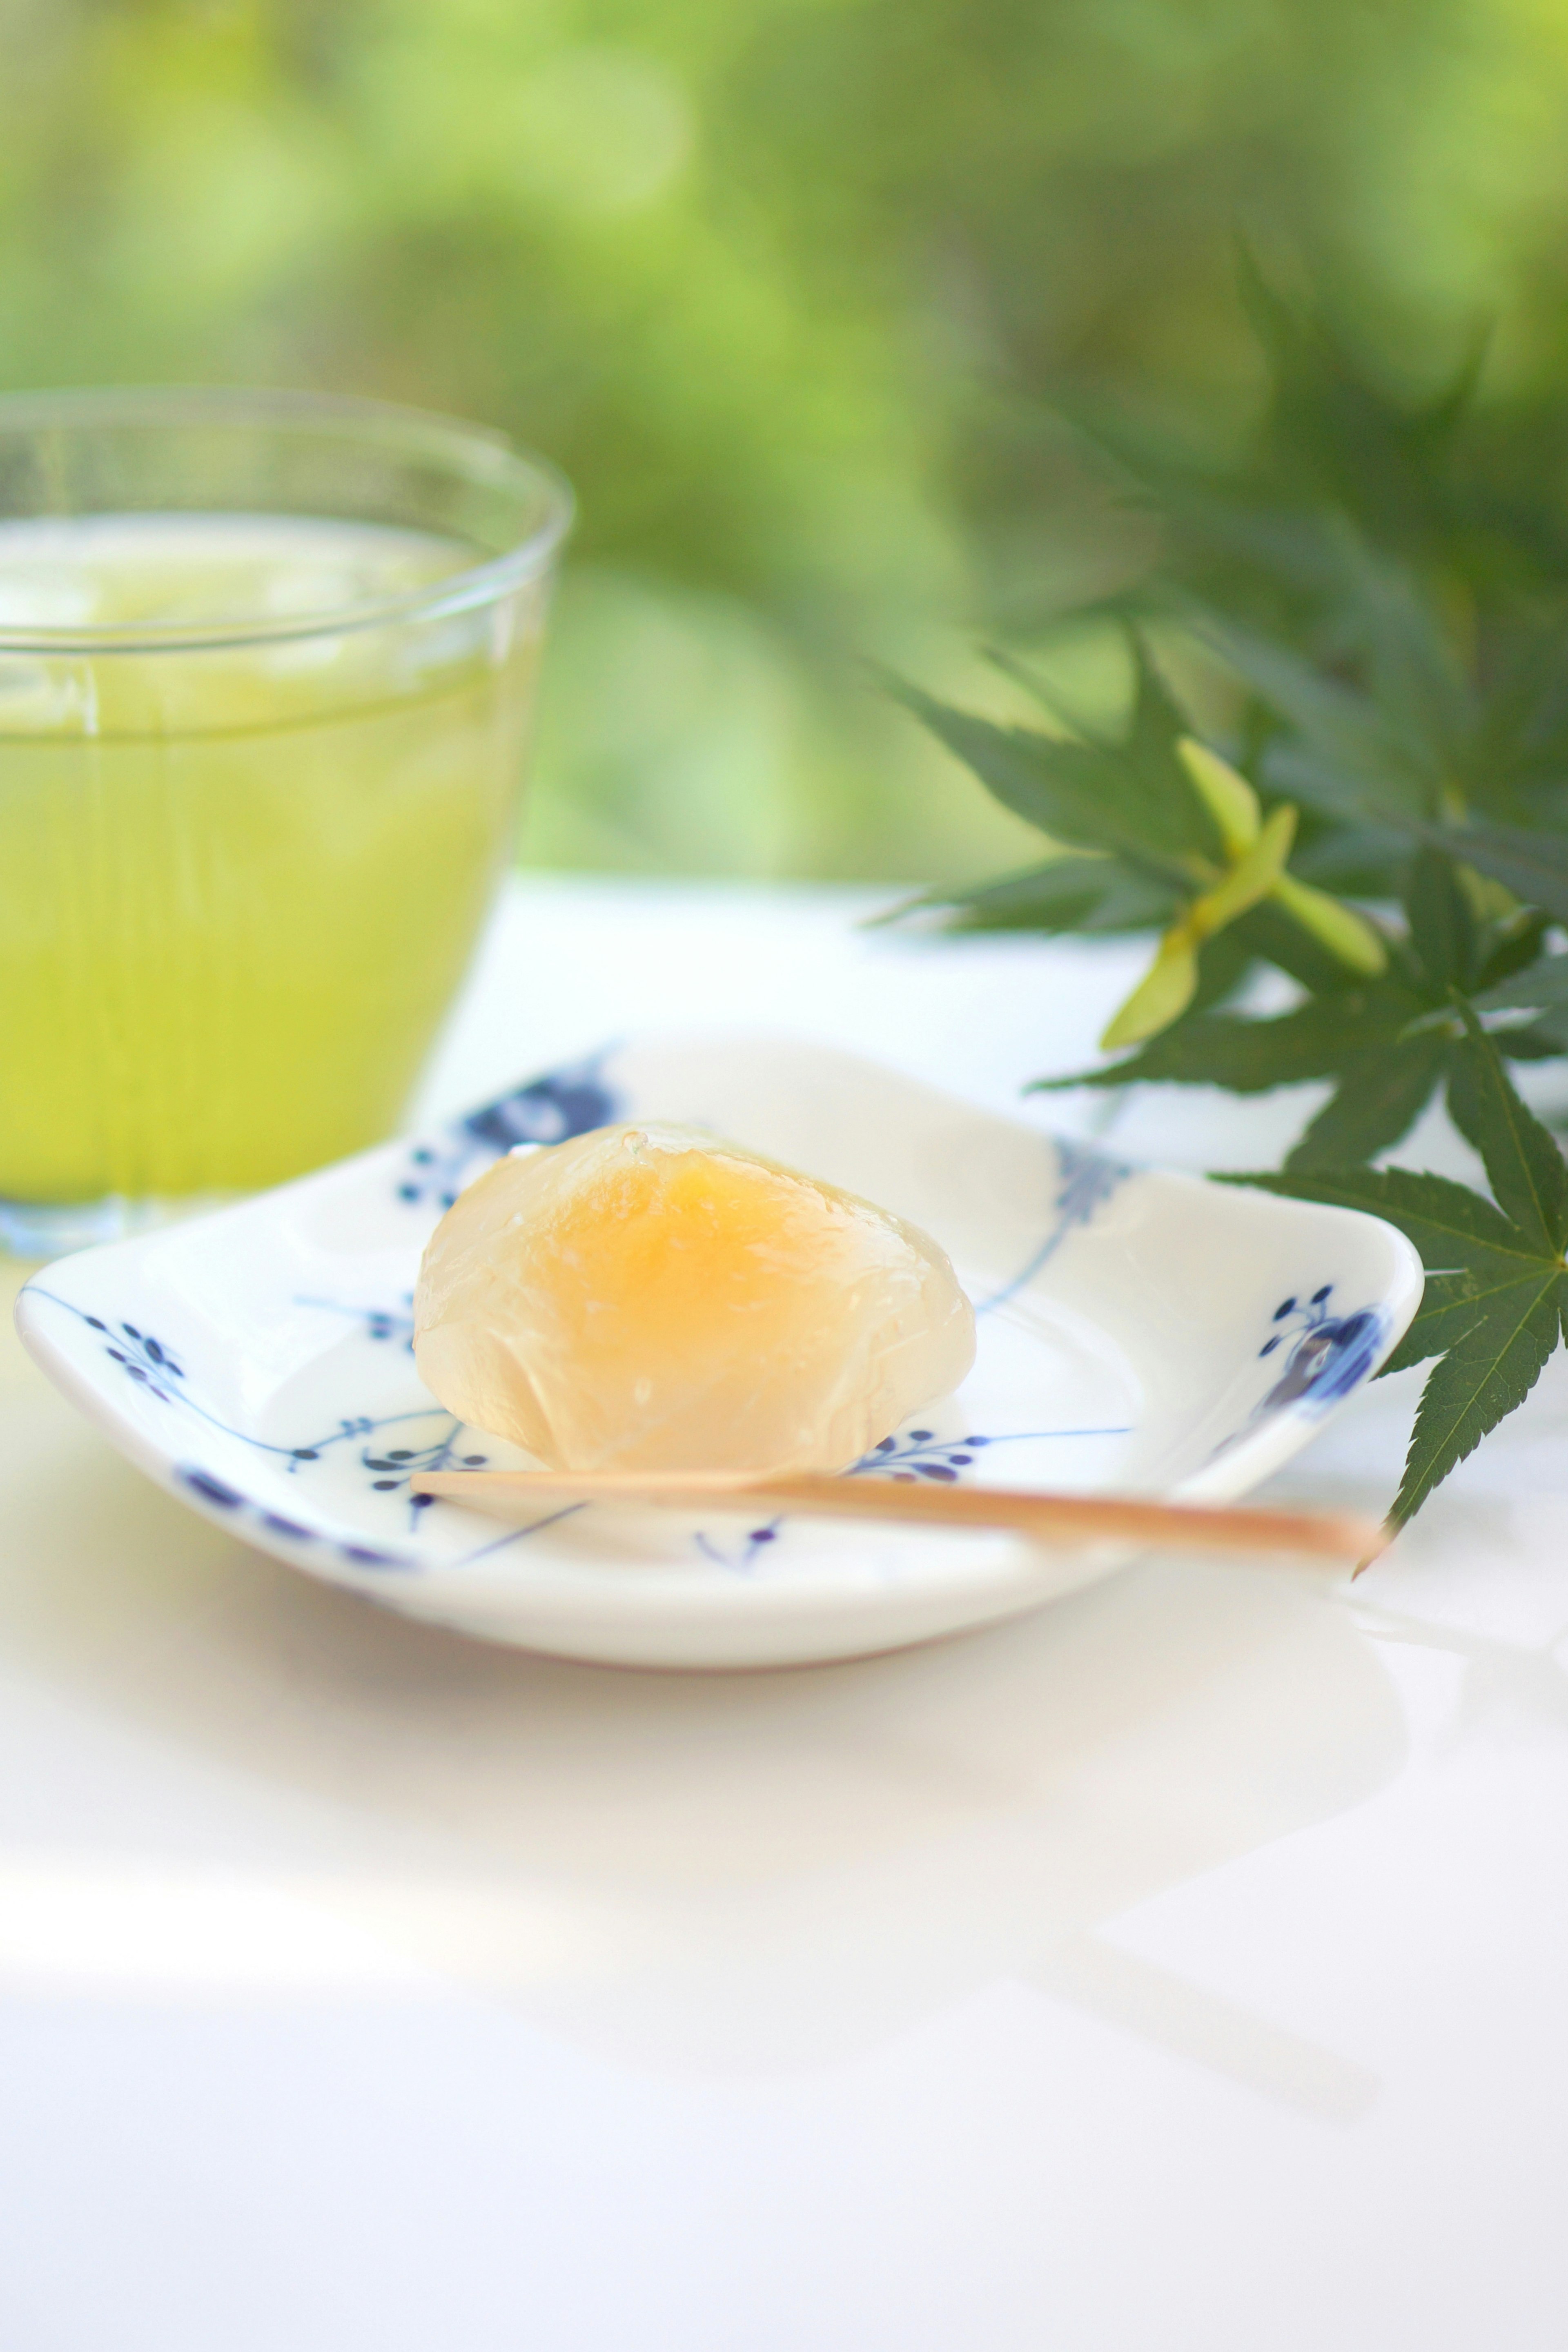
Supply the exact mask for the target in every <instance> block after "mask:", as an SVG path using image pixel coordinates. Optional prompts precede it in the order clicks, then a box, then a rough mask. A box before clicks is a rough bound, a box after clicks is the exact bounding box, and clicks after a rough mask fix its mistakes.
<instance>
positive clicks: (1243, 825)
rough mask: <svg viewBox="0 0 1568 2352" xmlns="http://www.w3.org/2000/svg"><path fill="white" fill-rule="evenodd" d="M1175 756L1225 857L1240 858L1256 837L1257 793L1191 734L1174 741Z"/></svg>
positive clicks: (1259, 820)
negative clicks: (1210, 820) (1216, 833)
mask: <svg viewBox="0 0 1568 2352" xmlns="http://www.w3.org/2000/svg"><path fill="white" fill-rule="evenodd" d="M1176 752H1177V756H1178V758H1179V759H1180V761H1181V762H1182V765H1183V767H1184V768H1185V770H1186V772H1187V774H1188V775H1189V776H1190V777H1191V779H1192V782H1193V784H1194V789H1195V790H1196V791H1197V793H1199V795H1200V797H1201V798H1202V800H1203V802H1204V804H1205V807H1206V808H1207V810H1208V813H1209V814H1210V815H1211V816H1212V817H1213V819H1214V821H1215V824H1217V825H1218V827H1219V830H1220V838H1221V839H1222V840H1223V842H1224V843H1225V854H1226V856H1227V857H1229V858H1237V857H1244V856H1246V854H1247V851H1248V850H1249V849H1250V848H1251V847H1252V845H1253V843H1254V842H1255V841H1256V840H1257V838H1258V831H1259V828H1260V826H1261V824H1262V817H1261V815H1260V814H1259V811H1258V794H1257V793H1255V792H1254V791H1253V789H1252V786H1251V785H1250V784H1249V783H1248V782H1247V778H1246V777H1245V776H1244V775H1241V774H1239V773H1238V772H1237V770H1236V769H1235V768H1233V767H1232V766H1231V764H1230V761H1228V760H1222V759H1221V758H1220V756H1219V753H1218V752H1217V751H1210V750H1209V748H1208V745H1207V744H1206V743H1200V742H1198V740H1196V738H1195V737H1194V736H1192V735H1184V736H1182V737H1181V738H1180V740H1178V742H1177V744H1176Z"/></svg>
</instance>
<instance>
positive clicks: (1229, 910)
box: [1187, 802, 1296, 940]
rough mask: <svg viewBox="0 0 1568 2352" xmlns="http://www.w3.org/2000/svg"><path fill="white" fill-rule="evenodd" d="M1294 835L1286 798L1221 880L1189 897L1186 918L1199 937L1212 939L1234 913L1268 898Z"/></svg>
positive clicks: (1292, 814)
mask: <svg viewBox="0 0 1568 2352" xmlns="http://www.w3.org/2000/svg"><path fill="white" fill-rule="evenodd" d="M1295 838H1296V811H1295V810H1294V809H1293V808H1292V807H1291V806H1290V804H1289V802H1286V803H1284V804H1283V805H1282V806H1281V807H1279V808H1277V809H1276V810H1275V811H1274V812H1273V814H1271V815H1270V816H1269V817H1268V819H1267V820H1266V822H1265V824H1264V825H1263V827H1262V830H1261V831H1260V832H1259V834H1258V838H1257V840H1256V841H1255V842H1254V843H1253V845H1252V846H1251V848H1250V849H1249V850H1248V851H1247V854H1246V856H1243V857H1239V858H1237V862H1236V864H1235V865H1234V866H1232V867H1231V869H1230V872H1229V873H1228V874H1227V875H1226V877H1225V880H1224V881H1223V882H1216V883H1215V887H1214V888H1213V889H1212V890H1205V892H1204V894H1203V896H1202V898H1194V900H1193V903H1192V906H1191V907H1190V908H1188V910H1187V921H1188V922H1189V923H1190V924H1191V926H1192V928H1193V929H1194V931H1195V932H1196V933H1197V936H1198V938H1199V939H1200V940H1212V939H1213V937H1214V935H1215V932H1216V931H1222V930H1224V929H1225V927H1226V923H1234V922H1235V920H1236V919H1237V915H1245V914H1246V912H1247V908H1248V907H1256V906H1257V904H1258V900H1259V899H1260V898H1268V894H1269V892H1270V891H1271V890H1272V889H1273V888H1274V886H1275V884H1276V883H1277V882H1278V881H1279V877H1280V875H1281V874H1282V873H1283V872H1284V870H1285V860H1286V859H1287V858H1288V857H1289V855H1290V845H1291V843H1292V842H1293V841H1294V840H1295Z"/></svg>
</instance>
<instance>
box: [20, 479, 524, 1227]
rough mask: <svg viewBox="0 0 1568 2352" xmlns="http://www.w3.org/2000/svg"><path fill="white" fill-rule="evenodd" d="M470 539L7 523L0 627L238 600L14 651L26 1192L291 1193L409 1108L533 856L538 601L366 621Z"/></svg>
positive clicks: (41, 1198) (91, 522)
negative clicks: (524, 848)
mask: <svg viewBox="0 0 1568 2352" xmlns="http://www.w3.org/2000/svg"><path fill="white" fill-rule="evenodd" d="M474 561H475V557H474V553H473V551H471V550H470V549H468V548H466V547H464V546H461V545H459V544H458V543H456V542H454V541H446V540H440V539H437V538H433V537H429V536H426V535H424V534H420V533H414V532H404V531H395V530H379V529H375V528H372V527H369V526H366V525H361V524H350V523H335V522H323V521H314V520H291V519H287V518H273V517H264V516H257V517H246V516H237V517H230V516H221V517H220V516H202V515H194V516H183V517H182V516H176V517H167V516H109V517H89V518H83V519H76V520H62V521H44V522H13V523H0V629H5V628H11V629H19V628H29V627H30V628H36V629H43V628H47V629H50V630H62V631H68V630H74V629H84V630H89V631H90V630H93V629H97V628H101V627H104V626H106V625H116V624H121V625H129V624H140V625H151V628H150V629H149V635H156V636H158V637H166V636H168V635H177V633H178V631H179V630H180V629H182V628H184V627H187V626H188V627H189V628H190V629H191V630H192V631H193V632H195V633H198V634H199V633H202V632H205V633H207V635H209V636H210V635H212V634H213V633H214V632H215V631H216V632H218V633H220V634H221V629H222V625H224V624H225V623H226V622H230V621H232V623H233V624H234V632H233V636H232V638H231V640H230V641H229V642H226V643H217V644H212V643H204V644H200V645H191V646H175V645H171V644H169V643H160V644H159V645H158V647H157V650H154V651H149V650H146V649H145V642H146V641H145V639H143V641H142V649H132V650H127V651H123V652H121V651H110V652H104V651H100V650H98V649H96V647H95V648H94V649H92V650H90V651H85V652H80V653H75V652H70V651H64V652H58V653H57V652H54V651H52V650H51V651H48V652H47V653H44V654H37V655H35V654H30V653H24V652H10V653H5V654H0V1017H3V1027H0V1195H5V1196H9V1197H10V1198H11V1199H12V1200H14V1201H19V1202H89V1201H93V1200H97V1199H100V1198H101V1197H103V1196H105V1195H109V1194H122V1195H128V1196H132V1197H148V1196H159V1195H163V1196H166V1195H180V1194H188V1193H193V1192H207V1191H213V1190H228V1189H233V1188H237V1187H247V1186H252V1185H258V1184H266V1183H270V1182H274V1181H277V1180H278V1179H279V1178H281V1177H285V1176H289V1175H291V1174H294V1173H296V1172H297V1171H300V1170H302V1169H305V1168H309V1167H312V1166H315V1165H318V1164H319V1163H321V1161H323V1160H331V1159H333V1158H335V1157H337V1156H339V1155H340V1154H342V1153H344V1152H347V1151H352V1150H356V1149H357V1148H359V1147H360V1146H362V1145H364V1144H366V1143H369V1142H372V1141H374V1139H377V1138H378V1137H380V1136H382V1135H384V1134H385V1133H386V1132H387V1131H388V1129H390V1128H391V1127H392V1126H393V1125H394V1124H395V1121H396V1119H397V1118H398V1115H399V1113H400V1112H401V1110H402V1108H403V1107H404V1104H405V1098H406V1096H407V1093H408V1090H409V1087H410V1086H411V1084H412V1081H413V1079H414V1076H415V1075H416V1071H417V1069H418V1066H419V1064H420V1061H421V1059H422V1057H423V1055H424V1054H425V1052H426V1047H427V1046H428V1045H429V1042H430V1039H431V1036H432V1034H433V1032H434V1029H435V1027H436V1024H437V1022H438V1021H439V1019H440V1017H441V1014H442V1013H443V1012H444V1011H445V1010H446V1008H447V1004H448V1003H449V1002H450V999H451V996H452V993H453V990H454V988H455V986H456V984H457V982H458V979H459V978H460V976H461V974H462V971H463V969H464V965H465V963H466V961H467V959H468V954H469V951H470V949H471V947H472V944H473V941H474V938H475V934H476V930H477V928H478V925H479V920H480V918H481V916H482V914H483V911H484V909H485V907H486V904H487V902H488V899H489V895H490V891H491V888H492V885H493V883H494V880H495V878H496V876H497V873H498V871H499V868H500V863H501V861H502V859H503V858H504V856H505V854H506V849H507V846H508V834H509V830H510V810H511V806H512V801H513V795H514V792H515V787H516V783H517V781H518V775H519V771H520V767H521V758H522V749H523V730H524V726H525V723H526V719H527V715H528V706H529V702H530V699H531V680H532V669H533V663H534V658H535V655H536V651H537V643H538V630H539V612H538V609H537V596H538V592H537V591H534V592H530V591H526V590H525V591H523V592H521V593H514V594H512V595H511V596H510V597H509V598H507V599H505V600H504V601H502V602H500V603H497V604H490V605H488V606H485V607H482V608H479V609H468V610H463V609H458V610H448V611H446V612H442V611H441V610H440V608H439V599H438V598H437V600H436V606H437V609H436V611H435V612H434V613H432V612H431V611H429V610H426V611H424V612H422V613H421V612H415V613H412V614H410V613H407V612H403V613H398V614H391V615H384V616H383V617H381V618H380V619H376V620H373V621H371V622H369V623H368V624H367V622H366V621H365V619H364V618H363V615H364V614H365V608H366V607H367V606H374V605H377V604H383V603H384V601H385V600H388V599H394V598H400V597H412V596H416V595H417V594H418V593H420V592H422V591H425V590H427V589H432V588H435V587H437V585H438V583H440V582H441V581H442V580H443V579H446V578H447V577H448V576H449V575H452V574H454V573H456V572H458V571H460V570H462V569H465V568H467V567H468V566H469V565H471V564H472V563H473V562H474ZM454 601H456V600H454ZM340 614H341V615H342V619H341V620H334V617H333V616H334V615H340ZM296 619H297V620H298V623H299V629H300V633H299V634H296V635H273V636H269V637H259V638H256V639H253V640H252V641H250V642H246V641H245V638H244V635H243V633H244V630H245V627H246V625H247V623H253V622H259V623H260V624H261V625H263V626H264V627H272V628H274V629H275V628H277V627H279V625H289V624H290V623H291V622H292V621H294V620H296Z"/></svg>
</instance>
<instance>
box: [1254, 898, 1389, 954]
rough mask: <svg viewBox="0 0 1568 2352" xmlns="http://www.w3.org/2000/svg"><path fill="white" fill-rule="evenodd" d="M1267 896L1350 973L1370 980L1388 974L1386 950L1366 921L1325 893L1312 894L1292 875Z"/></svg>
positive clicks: (1339, 900)
mask: <svg viewBox="0 0 1568 2352" xmlns="http://www.w3.org/2000/svg"><path fill="white" fill-rule="evenodd" d="M1268 895H1269V897H1270V898H1273V899H1275V900H1276V901H1277V903H1278V904H1279V906H1281V907H1283V908H1284V909H1285V912H1286V913H1287V914H1288V915H1289V917H1290V918H1291V919H1292V921H1294V922H1297V923H1300V926H1301V929H1303V930H1304V931H1310V932H1311V934H1312V937H1313V938H1314V939H1315V940H1317V941H1318V943H1319V945H1320V946H1321V947H1325V948H1327V949H1328V951H1329V953H1330V954H1331V956H1334V957H1335V958H1337V960H1338V961H1340V962H1341V963H1342V964H1344V965H1345V966H1346V968H1347V969H1348V970H1349V971H1363V972H1365V973H1366V974H1367V975H1368V977H1369V978H1370V977H1372V976H1373V975H1374V974H1376V973H1377V972H1380V971H1386V970H1387V968H1388V950H1387V949H1386V947H1384V943H1383V940H1382V939H1381V937H1380V936H1379V934H1378V932H1377V931H1376V929H1374V928H1373V925H1372V924H1371V923H1369V922H1368V921H1367V919H1366V917H1365V916H1364V915H1358V914H1357V913H1356V911H1355V908H1353V907H1347V906H1346V905H1345V904H1344V903H1343V901H1342V899H1339V898H1331V897H1330V895H1329V893H1328V891H1326V890H1315V889H1314V888H1313V887H1312V885H1311V884H1310V882H1298V881H1297V879H1296V877H1295V876H1294V875H1293V874H1281V875H1280V876H1279V879H1278V880H1277V881H1276V883H1275V885H1274V887H1273V889H1272V890H1271V891H1270V892H1269V894H1268Z"/></svg>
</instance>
